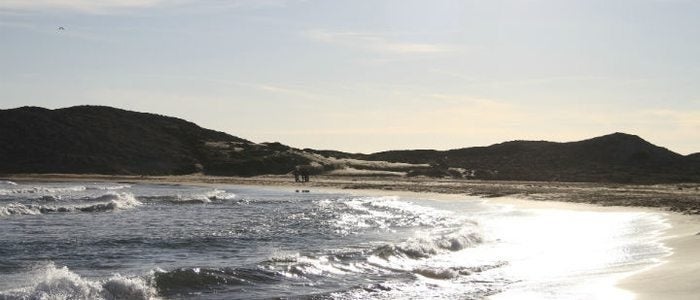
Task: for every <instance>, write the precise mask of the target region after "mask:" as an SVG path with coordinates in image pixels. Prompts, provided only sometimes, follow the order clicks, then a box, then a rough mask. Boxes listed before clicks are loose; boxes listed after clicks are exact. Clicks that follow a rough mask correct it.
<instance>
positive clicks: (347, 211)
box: [318, 196, 465, 234]
mask: <svg viewBox="0 0 700 300" xmlns="http://www.w3.org/2000/svg"><path fill="white" fill-rule="evenodd" d="M318 205H319V206H321V208H322V209H324V210H332V211H334V212H336V216H337V217H335V218H334V220H332V221H331V223H332V224H331V226H333V227H334V228H335V229H336V232H337V233H340V234H354V233H358V231H359V230H360V229H362V228H380V229H390V228H393V227H416V226H424V227H448V226H455V225H458V224H460V223H463V222H465V220H462V219H461V218H458V217H455V216H453V214H452V213H451V212H448V211H443V210H438V209H434V208H431V207H425V206H420V205H416V204H413V203H411V202H407V201H400V200H399V197H396V196H385V197H358V198H350V199H339V200H338V201H332V200H322V201H319V202H318Z"/></svg>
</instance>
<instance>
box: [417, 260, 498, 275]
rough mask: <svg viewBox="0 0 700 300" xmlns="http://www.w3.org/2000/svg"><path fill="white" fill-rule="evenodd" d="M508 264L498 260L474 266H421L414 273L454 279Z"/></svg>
mask: <svg viewBox="0 0 700 300" xmlns="http://www.w3.org/2000/svg"><path fill="white" fill-rule="evenodd" d="M506 264H507V263H506V262H498V263H495V264H493V265H481V266H474V267H450V268H436V267H419V268H415V269H413V273H415V274H418V275H421V276H424V277H427V278H432V279H452V278H455V277H457V276H459V275H472V274H474V273H481V272H484V271H488V270H491V269H495V268H500V267H502V266H504V265H506Z"/></svg>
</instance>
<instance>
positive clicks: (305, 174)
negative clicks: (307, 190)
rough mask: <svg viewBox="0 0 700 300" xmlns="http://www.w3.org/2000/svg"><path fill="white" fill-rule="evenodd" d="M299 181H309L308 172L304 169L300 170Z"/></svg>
mask: <svg viewBox="0 0 700 300" xmlns="http://www.w3.org/2000/svg"><path fill="white" fill-rule="evenodd" d="M301 181H303V182H309V172H308V171H306V170H301Z"/></svg>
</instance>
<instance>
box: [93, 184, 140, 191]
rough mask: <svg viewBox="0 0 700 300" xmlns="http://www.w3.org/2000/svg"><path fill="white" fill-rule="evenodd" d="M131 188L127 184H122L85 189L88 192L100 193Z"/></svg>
mask: <svg viewBox="0 0 700 300" xmlns="http://www.w3.org/2000/svg"><path fill="white" fill-rule="evenodd" d="M128 188H131V185H128V184H122V185H95V186H88V187H86V189H88V190H102V191H114V190H123V189H128Z"/></svg>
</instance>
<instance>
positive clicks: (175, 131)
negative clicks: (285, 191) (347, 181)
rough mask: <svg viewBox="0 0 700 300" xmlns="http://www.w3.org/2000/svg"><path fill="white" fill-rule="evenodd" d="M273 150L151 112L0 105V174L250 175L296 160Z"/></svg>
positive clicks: (95, 107) (97, 107) (296, 159)
mask: <svg viewBox="0 0 700 300" xmlns="http://www.w3.org/2000/svg"><path fill="white" fill-rule="evenodd" d="M229 149H231V150H230V151H229ZM231 153H233V155H231ZM276 154H277V152H276V150H275V149H270V148H269V147H266V146H265V145H258V144H254V143H251V142H249V141H247V140H244V139H241V138H238V137H235V136H232V135H228V134H226V133H223V132H218V131H214V130H208V129H204V128H201V127H199V126H197V125H196V124H194V123H191V122H187V121H185V120H182V119H177V118H172V117H166V116H161V115H155V114H148V113H139V112H132V111H126V110H121V109H115V108H111V107H103V106H76V107H70V108H64V109H56V110H48V109H44V108H37V107H22V108H17V109H10V110H0V173H99V174H186V173H193V172H197V171H205V172H211V173H227V174H230V175H254V174H255V173H279V172H281V171H280V169H283V170H284V172H285V173H286V172H287V171H288V170H289V168H290V165H291V168H293V165H294V163H296V161H298V160H302V161H303V159H299V158H296V157H288V158H284V157H282V158H280V157H276V156H275V155H276ZM278 156H279V155H278ZM279 164H283V165H284V166H279ZM250 165H255V166H256V168H251V167H250Z"/></svg>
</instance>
